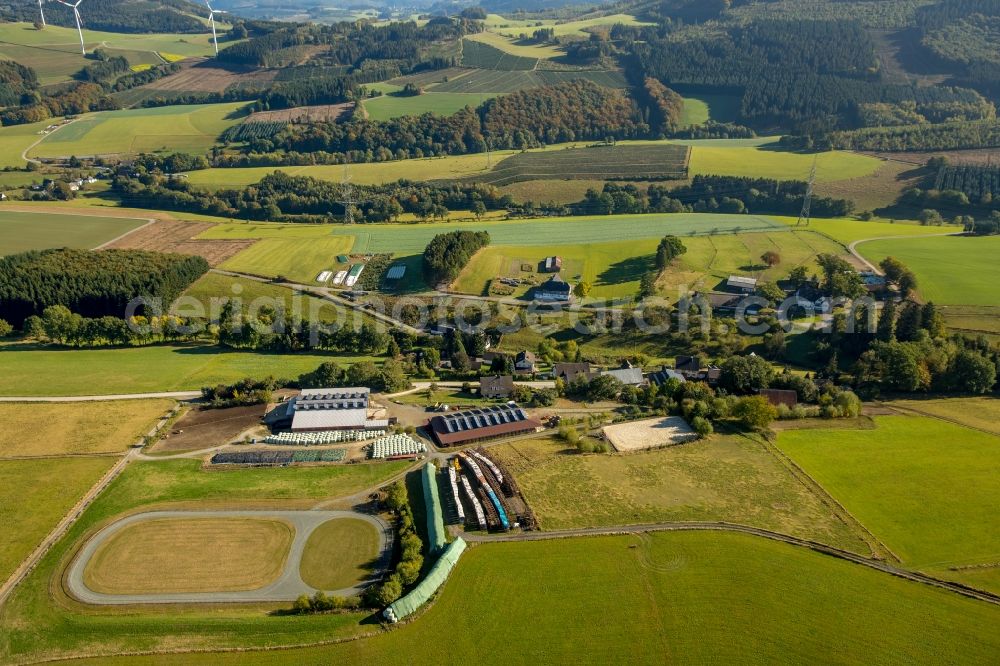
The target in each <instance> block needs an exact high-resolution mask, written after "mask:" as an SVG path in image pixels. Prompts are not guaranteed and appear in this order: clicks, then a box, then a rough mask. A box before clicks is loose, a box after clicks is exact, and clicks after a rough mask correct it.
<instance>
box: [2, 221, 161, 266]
mask: <svg viewBox="0 0 1000 666" xmlns="http://www.w3.org/2000/svg"><path fill="white" fill-rule="evenodd" d="M145 223H146V220H134V219H130V218H126V217H97V216H91V215H65V214H61V213H16V212H14V211H0V256H2V255H5V254H17V253H18V252H27V251H28V250H45V249H48V248H53V247H74V248H83V249H91V248H95V247H97V246H98V245H102V244H104V243H107V242H108V241H110V240H113V239H115V238H118V237H119V236H121V235H122V234H126V233H128V232H129V231H132V230H133V229H136V228H138V227H140V226H142V225H143V224H145Z"/></svg>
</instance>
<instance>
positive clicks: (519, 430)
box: [428, 403, 542, 446]
mask: <svg viewBox="0 0 1000 666" xmlns="http://www.w3.org/2000/svg"><path fill="white" fill-rule="evenodd" d="M541 427H542V424H541V422H539V421H537V420H535V419H533V418H530V417H529V416H528V413H527V412H525V411H524V410H523V409H521V408H520V407H518V406H517V405H515V404H514V403H509V404H506V405H498V406H496V407H484V408H482V409H470V410H468V411H464V412H455V413H453V414H442V415H440V416H435V417H434V418H432V419H431V421H430V423H429V424H428V428H429V430H430V431H431V436H433V437H434V441H435V442H437V443H438V444H439V445H440V446H459V445H463V444H469V443H471V442H482V441H486V440H490V439H497V438H498V437H508V436H510V435H520V434H524V433H529V432H535V431H537V430H539V429H540V428H541Z"/></svg>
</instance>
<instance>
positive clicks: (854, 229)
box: [775, 217, 941, 249]
mask: <svg viewBox="0 0 1000 666" xmlns="http://www.w3.org/2000/svg"><path fill="white" fill-rule="evenodd" d="M775 219H777V220H780V221H782V222H785V223H787V224H790V225H794V224H795V223H796V221H797V218H794V217H777V218H775ZM809 230H810V231H815V232H818V233H821V234H823V235H824V236H829V237H830V238H832V239H833V240H835V241H837V242H838V243H843V244H844V245H850V244H851V243H853V242H854V241H857V240H864V239H866V238H879V237H883V236H886V237H890V236H891V237H893V238H896V237H899V238H905V237H909V236H927V235H933V234H940V233H941V229H940V228H936V227H925V226H921V225H919V224H917V223H916V222H897V223H892V222H887V221H878V220H873V221H871V222H863V221H861V220H855V219H845V218H836V219H825V218H814V219H813V220H812V222H811V223H810V224H809ZM865 247H866V245H860V246H859V248H861V249H864V248H865Z"/></svg>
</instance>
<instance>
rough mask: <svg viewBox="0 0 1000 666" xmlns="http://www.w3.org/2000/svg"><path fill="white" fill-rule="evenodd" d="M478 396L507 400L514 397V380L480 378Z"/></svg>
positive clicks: (499, 376) (498, 377)
mask: <svg viewBox="0 0 1000 666" xmlns="http://www.w3.org/2000/svg"><path fill="white" fill-rule="evenodd" d="M479 395H481V396H482V397H484V398H490V399H494V398H509V397H510V396H512V395H514V378H513V377H511V376H509V375H508V376H502V375H497V376H495V377H480V379H479Z"/></svg>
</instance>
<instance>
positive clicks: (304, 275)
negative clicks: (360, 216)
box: [222, 236, 352, 285]
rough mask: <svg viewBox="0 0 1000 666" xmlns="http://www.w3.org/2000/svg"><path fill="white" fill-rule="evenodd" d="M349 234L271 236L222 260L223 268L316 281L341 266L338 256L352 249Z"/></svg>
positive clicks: (304, 281)
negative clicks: (313, 236) (294, 237)
mask: <svg viewBox="0 0 1000 666" xmlns="http://www.w3.org/2000/svg"><path fill="white" fill-rule="evenodd" d="M351 245H352V241H351V238H350V237H349V236H325V237H322V238H308V239H306V238H298V239H288V240H285V239H277V238H268V239H265V240H262V241H260V242H258V243H255V244H254V245H253V246H251V247H249V248H247V249H246V250H243V251H242V252H240V253H239V254H237V255H236V256H235V257H233V258H232V259H229V260H228V261H226V262H225V263H223V264H222V268H225V269H228V270H231V271H237V272H240V273H251V274H255V275H266V276H279V275H280V276H284V277H286V278H288V279H289V280H292V281H294V282H301V283H302V284H315V285H318V284H319V283H318V282H317V281H316V278H317V276H318V275H319V274H320V273H321V272H323V271H326V270H331V271H332V270H339V269H340V268H345V269H346V267H343V266H338V264H337V256H338V255H342V254H346V253H348V252H350V250H351Z"/></svg>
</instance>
